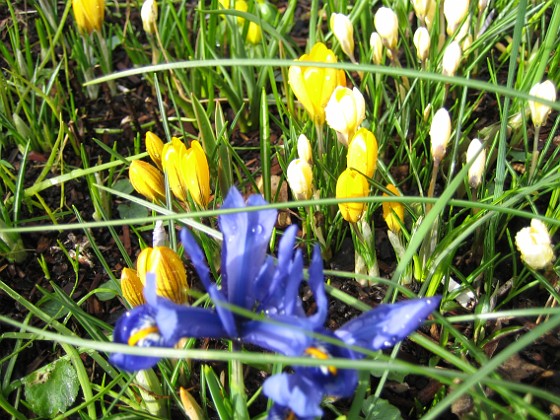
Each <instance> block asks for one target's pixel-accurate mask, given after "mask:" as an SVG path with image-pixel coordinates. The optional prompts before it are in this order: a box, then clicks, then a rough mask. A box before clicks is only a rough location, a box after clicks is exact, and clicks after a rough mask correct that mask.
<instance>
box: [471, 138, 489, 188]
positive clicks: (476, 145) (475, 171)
mask: <svg viewBox="0 0 560 420" xmlns="http://www.w3.org/2000/svg"><path fill="white" fill-rule="evenodd" d="M479 152H480V153H479ZM470 162H472V165H471V167H470V168H469V185H470V186H471V188H477V187H478V186H479V185H480V183H481V181H482V174H483V173H484V167H485V165H486V149H484V146H483V145H482V142H481V141H480V140H479V139H472V141H471V142H470V143H469V147H468V149H467V163H470Z"/></svg>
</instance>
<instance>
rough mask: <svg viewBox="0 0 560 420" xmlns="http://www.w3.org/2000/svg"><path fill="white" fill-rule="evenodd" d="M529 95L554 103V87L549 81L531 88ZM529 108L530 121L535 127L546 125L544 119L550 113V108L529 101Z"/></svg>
mask: <svg viewBox="0 0 560 420" xmlns="http://www.w3.org/2000/svg"><path fill="white" fill-rule="evenodd" d="M529 95H532V96H536V97H538V98H543V99H546V100H548V101H551V102H554V101H556V87H555V86H554V84H553V83H552V82H551V81H550V80H547V81H546V82H543V83H537V84H536V85H535V86H533V87H532V88H531V90H530V91H529ZM529 108H530V109H531V119H532V120H533V124H534V126H535V127H540V126H542V125H543V124H544V123H546V119H547V118H548V114H549V113H550V107H549V106H548V105H544V104H541V103H540V102H535V101H529Z"/></svg>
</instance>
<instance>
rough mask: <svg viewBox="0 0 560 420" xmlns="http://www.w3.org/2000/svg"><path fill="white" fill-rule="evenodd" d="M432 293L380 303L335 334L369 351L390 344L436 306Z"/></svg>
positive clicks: (403, 337)
mask: <svg viewBox="0 0 560 420" xmlns="http://www.w3.org/2000/svg"><path fill="white" fill-rule="evenodd" d="M440 300H441V298H440V297H438V296H434V297H431V298H425V299H414V300H407V301H403V302H398V303H394V304H391V305H379V306H378V307H377V308H375V309H372V310H371V311H368V312H366V313H364V314H362V315H360V316H359V317H357V318H355V319H353V320H351V321H349V322H347V323H346V324H344V325H343V326H342V327H341V328H339V329H338V330H336V331H335V335H336V336H337V337H338V338H340V339H341V340H343V341H344V342H345V343H347V344H348V345H351V346H352V345H353V346H359V347H363V348H366V349H368V350H373V351H375V350H380V349H383V348H387V347H392V346H394V345H395V344H396V343H398V342H399V341H401V340H404V339H405V338H406V337H407V336H408V335H409V334H411V333H412V332H413V331H414V330H416V329H417V328H418V327H419V326H420V324H422V322H423V321H424V320H425V319H426V318H427V317H428V315H430V314H431V313H432V312H433V311H434V310H435V309H436V308H437V307H438V305H439V302H440Z"/></svg>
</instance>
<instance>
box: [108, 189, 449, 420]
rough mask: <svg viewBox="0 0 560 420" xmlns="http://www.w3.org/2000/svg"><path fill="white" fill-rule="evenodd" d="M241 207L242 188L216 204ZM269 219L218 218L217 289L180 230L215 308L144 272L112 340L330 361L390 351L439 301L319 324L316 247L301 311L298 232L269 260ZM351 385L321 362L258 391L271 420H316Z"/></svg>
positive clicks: (352, 380) (145, 364) (257, 201)
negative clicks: (163, 292)
mask: <svg viewBox="0 0 560 420" xmlns="http://www.w3.org/2000/svg"><path fill="white" fill-rule="evenodd" d="M266 204H267V203H266V201H264V200H263V198H262V197H260V196H257V195H253V196H251V197H250V198H249V200H248V201H247V206H248V207H251V206H261V205H266ZM245 207H246V205H245V203H244V201H243V198H242V196H241V194H240V193H239V192H238V191H237V190H236V189H233V188H232V189H231V190H230V192H229V193H228V195H227V197H226V199H225V201H224V205H223V208H224V209H243V208H245ZM249 210H250V209H249ZM275 221H276V210H270V209H267V210H257V211H244V212H237V213H228V214H223V215H221V216H220V217H219V225H220V229H221V231H222V233H223V235H224V242H223V246H222V266H221V272H222V281H221V287H218V285H217V284H216V283H215V282H213V281H212V279H211V277H210V270H209V269H208V266H207V264H206V259H205V257H204V254H203V252H202V250H201V249H200V247H199V246H198V244H197V242H196V240H195V239H194V238H193V236H192V235H191V234H190V233H189V232H188V231H187V230H186V229H184V230H183V231H182V232H181V241H182V243H183V246H184V248H185V252H186V253H187V254H188V255H189V256H190V258H191V261H192V263H193V265H194V267H195V269H196V271H197V273H198V275H199V277H200V279H201V281H202V283H203V284H204V287H205V288H206V290H207V291H208V294H209V295H210V298H211V299H212V301H213V303H214V305H215V309H203V308H194V307H187V306H181V305H177V304H175V303H173V302H171V301H170V300H168V299H166V298H162V297H160V296H157V295H156V285H155V278H154V276H148V278H147V281H146V287H145V289H144V294H145V297H146V302H147V303H146V304H145V305H142V306H139V307H136V308H134V309H132V310H131V311H129V312H127V313H126V314H125V315H123V316H122V317H121V318H120V319H119V321H118V322H117V325H116V326H115V332H114V340H115V341H116V342H118V343H127V344H129V345H131V346H140V347H152V346H157V347H172V346H174V345H175V344H176V343H177V341H178V340H179V339H181V338H182V337H194V338H200V337H209V338H229V339H234V340H238V341H240V342H242V343H245V344H254V345H257V346H260V347H262V348H264V349H267V350H270V351H273V352H277V353H281V354H284V355H287V356H299V357H301V356H309V357H314V358H318V359H323V360H326V361H328V359H330V358H333V357H335V358H345V359H358V358H361V357H362V356H363V355H362V353H360V352H357V351H354V350H353V349H351V348H350V347H351V346H355V347H358V348H363V349H365V350H370V351H376V350H380V349H382V348H387V347H391V346H393V345H395V344H396V343H397V342H399V341H401V340H402V339H404V338H405V337H406V336H408V335H409V334H410V333H411V332H413V331H414V330H415V329H416V328H418V326H419V325H420V324H421V323H422V322H423V321H424V319H425V318H426V317H427V316H428V315H429V314H430V313H431V312H432V311H434V310H435V309H436V308H437V306H438V304H439V301H440V298H439V297H434V298H429V299H417V300H410V301H405V302H400V303H397V304H393V305H380V306H378V307H377V308H375V309H373V310H371V311H368V312H366V313H364V314H362V315H361V316H359V317H357V318H355V319H354V320H352V321H350V322H348V323H346V324H344V325H343V326H342V327H341V328H339V329H338V330H336V331H329V330H326V329H325V328H324V323H325V320H326V316H327V310H328V302H327V297H326V293H325V287H324V278H323V262H322V259H321V254H320V250H319V247H318V246H315V248H314V250H313V255H312V259H311V263H310V265H309V270H308V274H309V278H308V286H309V288H310V290H311V291H312V293H313V296H314V299H315V303H316V307H317V309H316V312H315V313H314V314H312V315H309V316H307V314H306V313H305V311H304V309H303V304H302V301H301V298H300V296H299V289H300V286H301V283H302V281H303V256H302V254H301V251H300V250H295V251H294V248H295V240H296V231H297V228H296V227H295V226H291V227H290V228H288V229H287V230H286V231H285V232H284V235H283V237H282V239H281V241H280V243H279V248H278V259H277V261H276V260H274V259H273V258H272V257H271V256H270V255H267V250H268V244H269V242H270V237H271V235H272V229H273V228H274V223H275ZM232 308H238V309H243V310H245V311H249V312H251V313H254V314H255V317H245V316H242V315H241V314H239V313H238V311H234V310H232ZM258 315H261V316H260V317H259V316H258ZM321 336H323V339H321ZM324 337H329V338H330V340H325V339H324ZM158 360H159V358H158V357H146V356H132V355H125V354H113V355H111V361H112V362H113V363H114V364H115V365H117V366H118V367H120V368H122V369H124V370H128V371H134V370H140V369H146V368H149V367H152V366H153V365H155V364H156V363H157V362H158ZM357 382H358V374H357V372H356V370H353V369H338V368H335V367H334V366H329V365H328V362H326V363H325V365H324V366H313V367H301V366H300V367H294V369H293V373H282V374H279V375H274V376H272V377H270V378H268V379H267V380H266V381H265V383H264V385H263V390H264V393H265V395H267V396H268V397H269V398H271V399H272V400H274V402H275V405H274V407H273V410H271V412H270V414H269V417H270V418H275V416H276V415H280V413H283V412H286V411H287V412H293V413H294V414H295V415H297V416H298V417H299V418H303V419H305V418H314V417H317V416H319V415H321V414H322V409H321V406H320V404H321V401H322V400H323V398H324V396H325V395H333V396H338V397H347V396H350V395H352V394H353V392H354V389H355V387H356V385H357Z"/></svg>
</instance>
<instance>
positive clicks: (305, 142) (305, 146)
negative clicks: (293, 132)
mask: <svg viewBox="0 0 560 420" xmlns="http://www.w3.org/2000/svg"><path fill="white" fill-rule="evenodd" d="M297 152H298V157H299V158H300V159H303V160H305V161H306V162H309V163H311V160H312V159H313V149H312V148H311V143H310V142H309V139H308V138H307V136H306V135H305V134H300V135H299V137H298V139H297Z"/></svg>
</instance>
